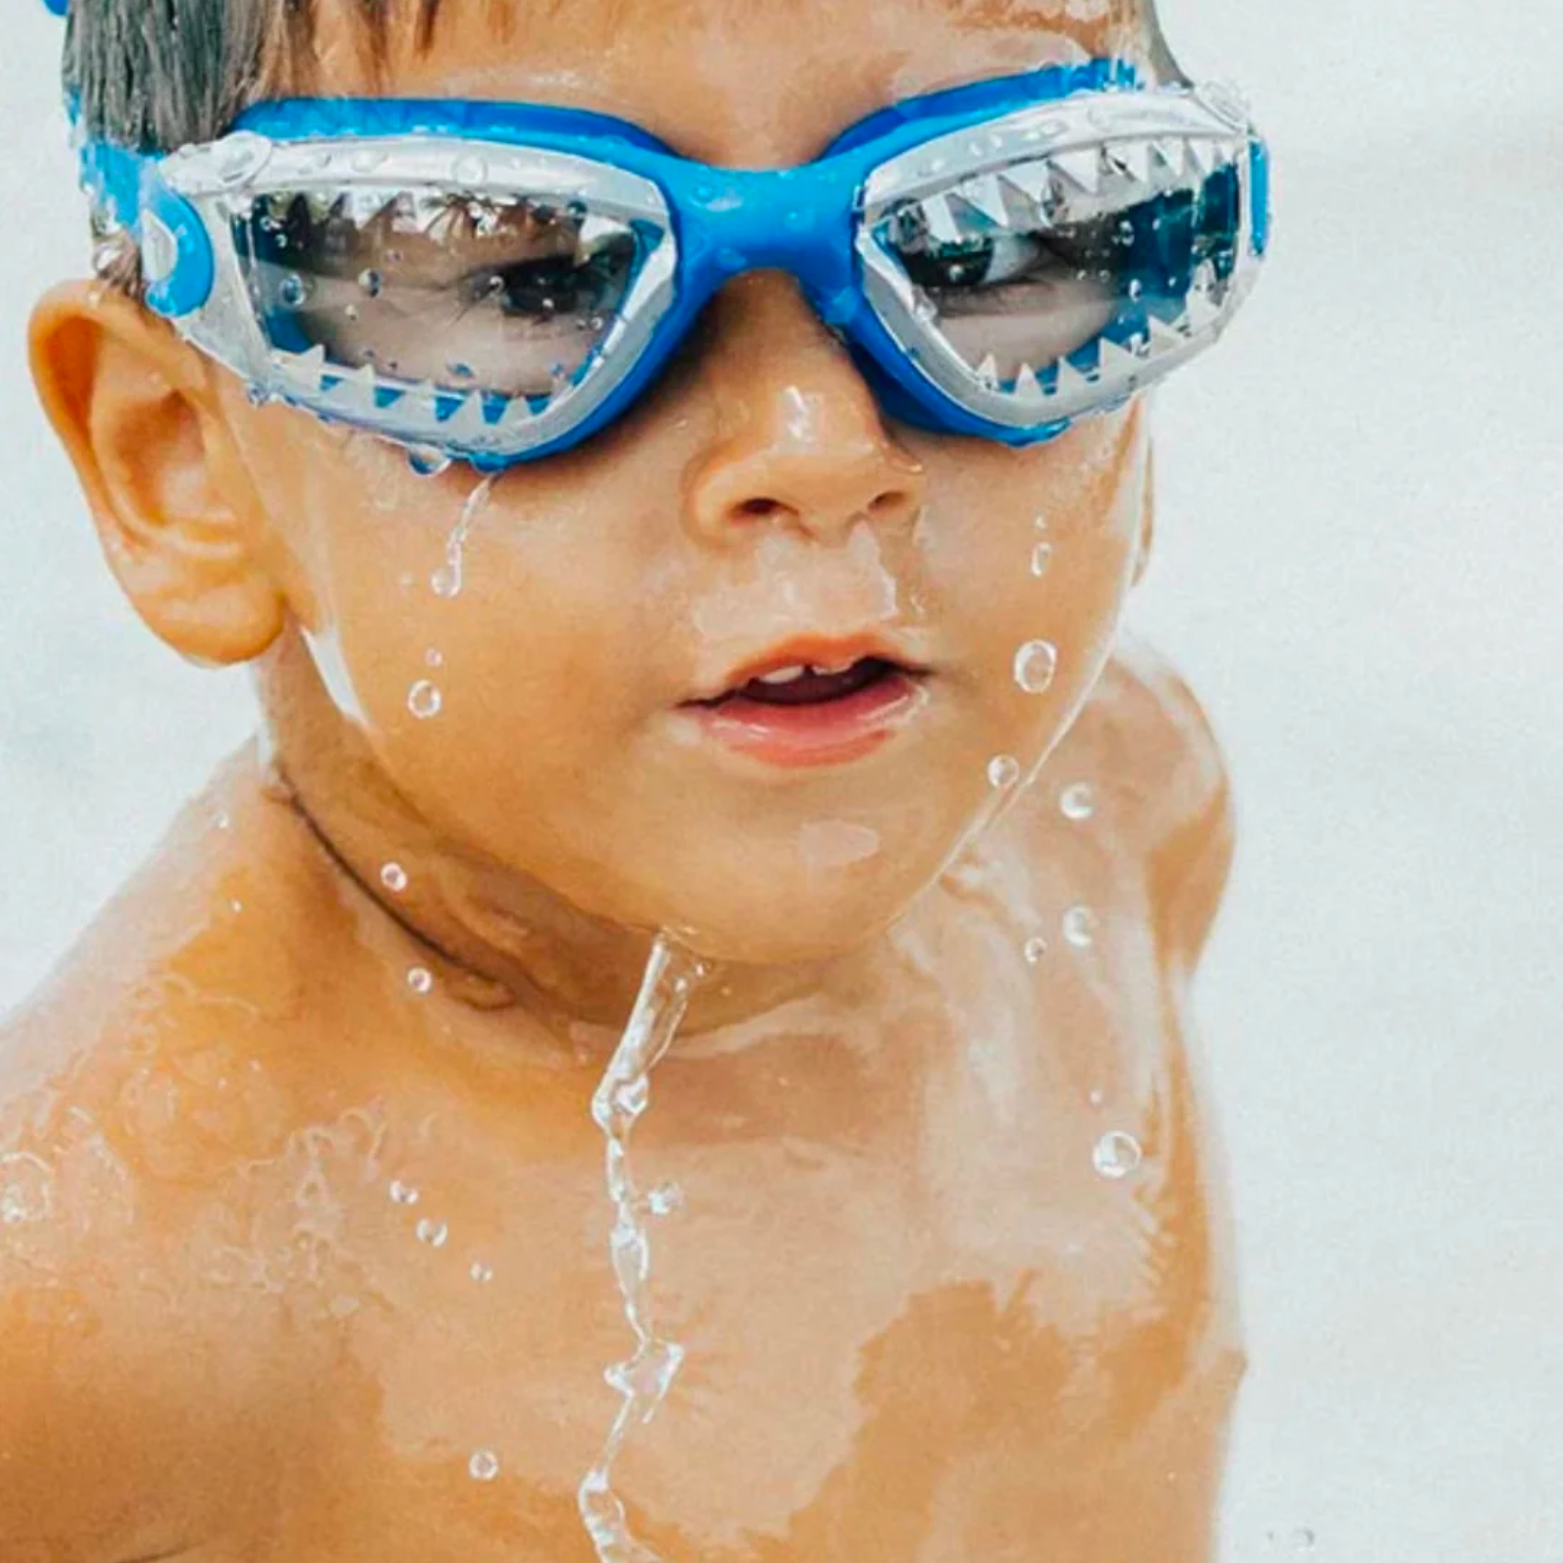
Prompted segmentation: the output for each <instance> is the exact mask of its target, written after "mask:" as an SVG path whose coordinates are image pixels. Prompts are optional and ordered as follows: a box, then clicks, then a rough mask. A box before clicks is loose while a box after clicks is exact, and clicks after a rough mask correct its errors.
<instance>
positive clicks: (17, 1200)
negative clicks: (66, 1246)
mask: <svg viewBox="0 0 1563 1563" xmlns="http://www.w3.org/2000/svg"><path fill="white" fill-rule="evenodd" d="M53 1209H54V1176H53V1174H52V1173H51V1172H50V1171H49V1167H48V1163H47V1162H44V1161H41V1160H39V1158H38V1157H36V1156H33V1155H30V1154H29V1153H28V1152H27V1151H15V1152H13V1153H12V1154H11V1155H9V1156H0V1222H4V1223H5V1225H6V1226H8V1227H14V1226H21V1225H22V1224H23V1223H27V1224H29V1225H30V1224H32V1223H33V1222H37V1221H47V1220H48V1219H49V1216H50V1214H51V1212H52V1211H53Z"/></svg>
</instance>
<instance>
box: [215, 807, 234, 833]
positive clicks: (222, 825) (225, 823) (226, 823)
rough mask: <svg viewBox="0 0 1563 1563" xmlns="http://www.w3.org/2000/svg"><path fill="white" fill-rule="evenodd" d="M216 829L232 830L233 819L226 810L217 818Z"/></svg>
mask: <svg viewBox="0 0 1563 1563" xmlns="http://www.w3.org/2000/svg"><path fill="white" fill-rule="evenodd" d="M217 828H218V829H219V830H232V829H233V817H232V816H231V815H230V814H229V813H228V812H227V811H226V810H224V811H223V813H221V814H219V815H218V816H217Z"/></svg>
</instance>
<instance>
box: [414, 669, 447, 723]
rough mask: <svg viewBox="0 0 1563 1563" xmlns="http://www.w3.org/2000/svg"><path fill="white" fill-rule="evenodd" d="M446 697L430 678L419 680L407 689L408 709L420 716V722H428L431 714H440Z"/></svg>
mask: <svg viewBox="0 0 1563 1563" xmlns="http://www.w3.org/2000/svg"><path fill="white" fill-rule="evenodd" d="M444 703H445V697H444V696H443V695H441V694H440V692H439V690H438V689H437V688H436V687H435V686H434V685H433V684H431V683H430V682H429V681H428V679H426V678H424V679H419V681H418V682H417V683H416V684H414V685H413V686H412V688H411V689H409V690H408V691H407V709H408V710H409V711H411V712H412V714H413V715H414V716H415V717H417V718H418V720H419V721H420V722H427V721H428V720H429V718H430V717H431V716H438V715H439V714H440V707H441V706H442V705H444Z"/></svg>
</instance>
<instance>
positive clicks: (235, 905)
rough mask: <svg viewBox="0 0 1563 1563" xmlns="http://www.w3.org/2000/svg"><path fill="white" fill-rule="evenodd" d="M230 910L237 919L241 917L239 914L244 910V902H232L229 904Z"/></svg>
mask: <svg viewBox="0 0 1563 1563" xmlns="http://www.w3.org/2000/svg"><path fill="white" fill-rule="evenodd" d="M228 910H229V911H230V912H232V913H233V915H234V916H235V917H237V916H238V915H239V913H240V912H242V911H243V910H244V902H242V901H230V902H229V903H228Z"/></svg>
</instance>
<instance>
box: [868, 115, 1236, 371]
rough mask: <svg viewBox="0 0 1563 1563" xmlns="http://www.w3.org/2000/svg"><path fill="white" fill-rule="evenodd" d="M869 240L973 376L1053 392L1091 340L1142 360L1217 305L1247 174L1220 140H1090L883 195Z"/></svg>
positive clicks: (1084, 356) (1092, 364) (915, 310)
mask: <svg viewBox="0 0 1563 1563" xmlns="http://www.w3.org/2000/svg"><path fill="white" fill-rule="evenodd" d="M874 238H875V241H876V242H877V244H878V245H879V247H880V248H881V250H882V251H883V252H884V253H885V254H886V255H887V256H888V257H889V258H890V259H891V260H892V261H893V263H894V264H895V265H896V266H898V267H899V269H900V271H901V273H902V274H903V276H904V280H905V283H906V284H907V285H908V287H909V288H910V296H911V300H912V305H911V308H912V314H913V316H914V317H915V319H916V320H917V321H918V322H919V323H920V326H921V328H922V329H923V330H925V331H927V332H929V333H931V334H932V335H933V336H934V338H935V339H936V341H937V342H938V343H940V344H942V345H943V347H944V348H945V349H947V350H948V351H949V352H950V353H952V354H953V355H954V356H955V357H956V358H957V359H958V360H959V361H960V364H961V365H962V366H964V368H965V369H966V370H969V371H970V372H971V374H972V376H973V377H974V378H975V379H976V380H977V381H978V382H980V383H981V384H982V385H983V386H984V387H986V388H987V389H989V390H997V391H1010V392H1019V393H1021V394H1022V395H1027V396H1029V397H1035V396H1036V395H1037V394H1039V393H1040V394H1041V395H1043V396H1052V395H1055V394H1057V392H1058V390H1059V388H1060V381H1061V380H1064V379H1068V378H1069V377H1070V376H1071V372H1073V374H1075V375H1083V376H1085V377H1086V378H1087V379H1095V378H1096V377H1098V376H1099V375H1100V374H1101V373H1102V363H1101V347H1102V344H1104V343H1112V344H1114V346H1116V347H1120V348H1123V349H1125V350H1126V351H1127V352H1128V353H1130V354H1131V355H1142V354H1143V355H1148V354H1150V353H1151V351H1152V348H1153V338H1154V341H1155V343H1157V344H1160V343H1163V342H1166V343H1171V342H1172V341H1173V338H1174V337H1175V336H1177V335H1178V334H1180V333H1181V334H1183V335H1189V334H1191V333H1192V332H1193V330H1194V329H1196V327H1197V326H1199V325H1201V324H1203V323H1204V322H1205V321H1206V320H1208V318H1209V317H1210V315H1211V314H1212V313H1216V312H1219V311H1221V310H1222V309H1224V308H1225V307H1226V304H1227V301H1228V295H1229V292H1230V291H1231V288H1232V283H1233V279H1234V276H1235V273H1236V270H1237V262H1238V256H1239V248H1240V245H1241V243H1242V238H1243V214H1242V184H1241V178H1240V174H1239V168H1238V165H1237V164H1236V163H1235V162H1233V161H1232V160H1231V156H1230V148H1229V147H1220V146H1219V145H1218V144H1217V143H1215V142H1206V143H1204V144H1203V145H1195V144H1191V143H1188V142H1185V141H1183V140H1179V139H1172V140H1168V141H1166V142H1155V143H1153V142H1139V143H1121V144H1117V145H1111V146H1107V147H1089V148H1085V149H1082V150H1081V151H1079V152H1077V153H1068V154H1056V155H1054V156H1052V157H1049V158H1043V159H1038V160H1036V161H1033V162H1027V163H1021V164H1014V165H1009V166H1005V167H1003V168H1000V169H997V170H995V171H992V172H986V173H980V174H976V175H968V176H966V177H963V178H961V179H959V180H957V181H952V182H951V183H949V184H948V185H945V186H942V187H935V188H933V189H931V190H928V191H926V192H925V193H923V194H921V195H919V196H918V197H916V198H915V199H905V200H900V201H896V202H893V203H891V204H889V205H888V206H886V207H885V209H884V210H883V213H882V214H881V216H880V217H879V220H878V222H877V224H876V226H875V228H874ZM1191 311H1192V313H1191Z"/></svg>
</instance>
